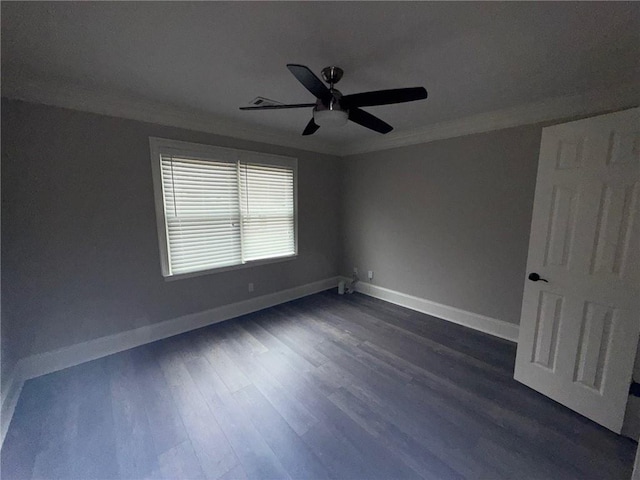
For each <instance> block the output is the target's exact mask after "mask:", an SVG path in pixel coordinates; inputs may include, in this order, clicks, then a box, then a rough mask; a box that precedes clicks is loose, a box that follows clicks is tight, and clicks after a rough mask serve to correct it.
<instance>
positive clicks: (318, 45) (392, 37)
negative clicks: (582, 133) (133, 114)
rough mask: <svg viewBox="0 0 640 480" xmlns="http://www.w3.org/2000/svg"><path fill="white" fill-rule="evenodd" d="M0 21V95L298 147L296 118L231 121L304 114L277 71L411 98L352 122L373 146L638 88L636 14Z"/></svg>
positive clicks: (60, 13)
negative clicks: (115, 98)
mask: <svg viewBox="0 0 640 480" xmlns="http://www.w3.org/2000/svg"><path fill="white" fill-rule="evenodd" d="M1 9H2V11H1V14H2V86H3V94H5V95H11V91H12V90H16V89H17V88H18V87H19V85H20V84H24V83H25V81H26V80H29V79H40V80H44V81H47V82H57V83H58V84H66V85H73V86H74V88H82V89H84V90H85V91H96V92H98V91H99V92H103V93H110V94H112V95H121V96H122V98H139V99H140V100H144V101H145V102H148V103H154V104H158V105H164V106H166V105H171V106H175V107H176V108H181V109H183V110H184V109H193V110H194V111H195V110H197V111H200V112H201V113H203V114H206V115H211V118H212V119H216V120H217V121H228V122H229V123H233V124H234V125H240V126H242V127H244V128H246V129H248V130H247V131H250V130H251V129H261V130H262V131H270V132H274V133H277V134H278V135H288V136H293V135H295V136H299V135H300V133H301V131H302V129H303V128H304V126H305V125H306V123H307V121H308V120H309V118H310V116H311V111H310V109H309V110H308V111H307V110H285V111H263V112H242V111H240V110H238V107H239V106H242V105H246V104H247V103H248V102H249V101H250V100H251V99H253V98H254V97H256V96H264V97H267V98H271V99H274V100H277V101H280V102H284V103H296V102H300V103H302V102H311V101H313V98H311V94H309V93H308V92H307V91H306V90H305V89H304V88H303V87H302V86H301V85H300V84H299V83H298V82H297V80H296V79H295V78H294V77H293V76H292V75H291V73H289V71H288V70H287V69H286V67H285V65H286V64H287V63H301V64H304V65H307V66H309V67H310V68H311V69H312V70H314V71H315V72H316V73H317V74H318V75H319V71H320V70H321V69H322V67H324V66H327V65H338V66H340V67H341V68H343V69H344V71H345V75H344V77H343V79H342V81H341V82H340V84H339V85H338V88H339V89H340V90H341V91H342V92H343V94H349V93H356V92H360V91H367V90H379V89H385V88H399V87H411V86H424V87H426V88H427V90H428V91H429V98H428V99H427V100H424V101H419V102H413V103H407V104H400V105H392V106H380V107H371V108H367V110H368V111H369V112H371V113H373V114H375V115H378V116H379V117H380V118H382V119H383V120H385V121H387V122H388V123H390V124H391V125H393V126H394V127H395V131H394V132H393V133H392V134H389V135H399V134H401V133H402V132H406V131H414V130H415V129H417V128H422V127H428V126H429V125H434V124H441V123H442V122H447V121H452V120H455V119H460V118H465V117H469V116H472V115H477V114H480V113H482V112H491V111H496V110H503V109H509V108H513V107H518V106H521V105H527V104H532V103H535V102H540V101H543V100H546V99H549V98H554V97H564V96H568V95H579V94H584V93H586V92H593V91H607V90H611V89H615V88H618V87H622V86H628V85H634V84H636V85H637V84H640V68H639V64H638V59H639V58H640V38H639V35H640V33H639V32H640V4H639V3H610V2H603V3H599V2H597V3H595V2H594V3H592V2H584V3H560V2H544V3H519V2H514V3H480V2H476V3H473V2H472V3H466V2H465V3H461V2H452V3H445V2H436V3H426V2H413V3H405V2H354V3H351V2H349V3H347V2H167V3H156V2H77V3H76V2H61V3H48V2H42V3H41V2H2V4H1ZM379 135H380V134H377V133H374V132H372V131H369V130H367V129H364V128H363V127H360V126H358V125H356V124H353V123H351V122H350V123H349V124H348V125H347V126H346V127H343V128H340V129H328V128H325V129H320V131H319V132H318V133H317V134H316V135H315V136H314V137H316V138H314V139H312V140H309V141H310V142H311V141H315V142H316V143H317V142H318V141H322V142H323V143H326V144H327V145H332V146H334V147H340V146H345V145H350V144H354V142H360V143H362V142H368V141H375V139H376V137H377V136H379ZM300 140H301V141H302V140H305V141H306V139H300ZM309 145H311V143H309Z"/></svg>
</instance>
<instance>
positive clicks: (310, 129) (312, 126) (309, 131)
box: [302, 118, 320, 135]
mask: <svg viewBox="0 0 640 480" xmlns="http://www.w3.org/2000/svg"><path fill="white" fill-rule="evenodd" d="M319 128H320V126H319V125H316V122H314V121H313V118H312V119H311V120H309V123H307V126H306V127H304V131H303V132H302V135H313V134H314V133H316V132H317V131H318V129H319Z"/></svg>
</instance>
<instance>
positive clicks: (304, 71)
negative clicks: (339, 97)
mask: <svg viewBox="0 0 640 480" xmlns="http://www.w3.org/2000/svg"><path fill="white" fill-rule="evenodd" d="M287 68H288V69H289V71H290V72H291V73H293V76H294V77H296V78H297V79H298V81H299V82H300V83H301V84H302V85H304V87H305V88H306V89H307V90H309V91H310V92H311V93H313V95H314V96H315V97H316V98H319V99H320V100H322V102H323V103H325V104H327V103H329V102H330V101H331V98H332V95H331V92H330V91H329V89H328V88H327V86H326V85H325V84H324V83H323V82H322V80H320V79H319V78H318V77H316V76H315V75H314V73H313V72H312V71H311V70H309V68H307V67H305V66H304V65H296V64H294V63H289V64H287Z"/></svg>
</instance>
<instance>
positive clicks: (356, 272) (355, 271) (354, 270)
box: [353, 267, 358, 275]
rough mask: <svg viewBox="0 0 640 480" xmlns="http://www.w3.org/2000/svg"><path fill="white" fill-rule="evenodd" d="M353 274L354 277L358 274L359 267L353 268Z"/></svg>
mask: <svg viewBox="0 0 640 480" xmlns="http://www.w3.org/2000/svg"><path fill="white" fill-rule="evenodd" d="M353 273H354V275H357V274H358V267H353Z"/></svg>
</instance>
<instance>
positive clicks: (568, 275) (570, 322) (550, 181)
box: [514, 109, 640, 432]
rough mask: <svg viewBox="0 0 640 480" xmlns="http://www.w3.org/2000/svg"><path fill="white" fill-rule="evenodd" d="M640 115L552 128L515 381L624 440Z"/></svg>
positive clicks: (638, 313)
mask: <svg viewBox="0 0 640 480" xmlns="http://www.w3.org/2000/svg"><path fill="white" fill-rule="evenodd" d="M639 171H640V110H639V109H632V110H626V111H623V112H618V113H614V114H610V115H603V116H600V117H594V118H588V119H585V120H579V121H577V122H571V123H566V124H563V125H555V126H553V127H548V128H545V129H544V130H543V134H542V142H541V146H540V159H539V165H538V177H537V184H536V194H535V201H534V209H533V216H532V223H531V236H530V243H529V257H528V260H527V269H528V272H536V273H538V274H539V275H540V276H541V277H542V278H544V279H547V280H548V283H545V282H542V281H537V282H533V281H529V280H526V281H525V288H524V297H523V306H522V317H521V321H520V338H519V342H518V353H517V358H516V368H515V375H514V376H515V378H516V379H517V380H519V381H521V382H522V383H524V384H526V385H529V386H530V387H532V388H534V389H536V390H538V391H540V392H541V393H544V394H545V395H547V396H549V397H551V398H553V399H555V400H557V401H558V402H560V403H562V404H564V405H566V406H568V407H569V408H572V409H574V410H576V411H578V412H579V413H582V414H583V415H585V416H587V417H589V418H591V419H593V420H594V421H596V422H598V423H600V424H602V425H604V426H606V427H607V428H609V429H611V430H613V431H615V432H620V429H621V427H622V420H623V418H624V409H625V405H626V400H627V394H628V388H629V383H630V378H631V371H632V367H633V361H634V356H635V349H636V345H637V340H638V332H639V331H640V301H639V299H640V258H639V257H640V234H639V228H638V215H639V214H638V202H639V200H638V196H639V190H640V186H639Z"/></svg>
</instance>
